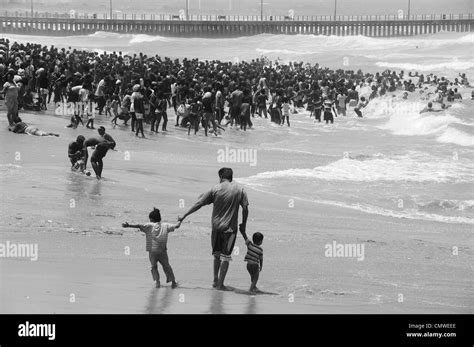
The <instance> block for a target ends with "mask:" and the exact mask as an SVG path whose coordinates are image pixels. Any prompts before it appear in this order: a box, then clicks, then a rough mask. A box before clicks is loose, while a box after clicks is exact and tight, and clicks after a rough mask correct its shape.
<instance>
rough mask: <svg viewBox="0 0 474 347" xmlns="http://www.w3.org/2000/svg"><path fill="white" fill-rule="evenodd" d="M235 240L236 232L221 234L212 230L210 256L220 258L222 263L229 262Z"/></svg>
mask: <svg viewBox="0 0 474 347" xmlns="http://www.w3.org/2000/svg"><path fill="white" fill-rule="evenodd" d="M236 238H237V231H234V232H222V231H214V230H213V231H212V233H211V243H212V255H213V256H215V257H218V256H220V258H221V260H222V261H231V260H232V251H233V250H234V245H235V239H236Z"/></svg>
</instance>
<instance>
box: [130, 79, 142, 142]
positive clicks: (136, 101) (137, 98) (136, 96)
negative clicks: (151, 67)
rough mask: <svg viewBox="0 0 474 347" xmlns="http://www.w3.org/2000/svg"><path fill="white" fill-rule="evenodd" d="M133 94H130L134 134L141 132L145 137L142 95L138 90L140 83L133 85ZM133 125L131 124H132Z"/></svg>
mask: <svg viewBox="0 0 474 347" xmlns="http://www.w3.org/2000/svg"><path fill="white" fill-rule="evenodd" d="M133 90H134V92H133V94H132V100H133V101H132V102H133V108H134V112H135V117H136V132H135V136H138V133H139V132H141V133H142V137H143V138H144V137H145V134H144V133H143V118H144V114H145V104H144V100H143V99H144V97H143V95H142V93H141V92H140V85H138V84H137V85H136V86H135V87H133ZM132 126H133V125H132Z"/></svg>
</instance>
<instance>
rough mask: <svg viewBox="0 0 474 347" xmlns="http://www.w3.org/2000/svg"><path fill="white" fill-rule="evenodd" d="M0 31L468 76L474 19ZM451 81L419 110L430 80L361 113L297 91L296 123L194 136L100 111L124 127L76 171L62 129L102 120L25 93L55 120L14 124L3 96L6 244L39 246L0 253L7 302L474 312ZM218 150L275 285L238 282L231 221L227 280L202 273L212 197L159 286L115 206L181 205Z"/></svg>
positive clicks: (473, 104)
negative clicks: (226, 33)
mask: <svg viewBox="0 0 474 347" xmlns="http://www.w3.org/2000/svg"><path fill="white" fill-rule="evenodd" d="M9 38H10V40H11V41H15V40H18V41H21V42H39V43H41V44H42V45H47V46H50V45H51V44H54V45H56V46H58V47H69V46H71V47H72V48H77V49H88V50H95V51H98V52H102V51H107V52H111V51H113V50H116V51H118V50H121V51H123V52H124V54H125V52H126V53H131V54H133V53H138V52H141V51H143V52H145V53H146V54H151V55H154V54H160V55H162V56H169V57H172V58H183V57H196V58H199V59H201V60H205V59H222V60H227V61H233V62H235V63H237V62H239V61H242V60H247V61H249V60H251V59H254V58H258V57H261V56H263V55H264V56H267V57H268V58H270V59H277V58H279V59H280V62H281V63H287V62H289V61H304V62H311V63H312V64H314V63H315V62H319V63H320V65H321V66H328V67H330V68H332V69H338V68H343V69H351V70H354V71H357V70H358V69H362V70H363V71H364V72H366V71H367V72H371V73H373V72H375V71H383V70H385V69H392V70H396V71H400V70H404V71H405V78H406V79H409V78H410V77H409V76H407V75H408V73H409V72H415V71H418V72H421V73H424V74H426V75H427V74H429V73H434V74H437V75H438V76H446V77H448V78H449V79H450V80H452V79H454V78H455V77H457V76H458V74H459V73H463V72H464V73H466V75H467V77H468V78H469V80H470V81H471V83H472V81H473V78H474V60H473V59H472V41H473V35H472V34H464V33H440V34H436V35H426V36H423V37H414V38H380V39H374V38H364V37H316V36H311V35H308V36H303V35H296V36H281V35H273V36H272V35H259V36H257V37H252V38H239V39H225V40H224V39H215V40H210V39H181V38H164V37H151V36H146V35H118V34H110V33H96V34H94V35H90V36H83V37H74V38H57V37H55V38H46V37H27V36H15V35H11V36H9ZM235 47H239V50H238V52H237V50H236V49H235ZM415 47H416V48H415ZM413 79H414V81H416V80H417V78H416V77H413ZM459 89H460V91H459V92H460V94H461V95H462V102H453V103H451V107H450V108H449V109H447V110H445V111H442V112H439V113H424V114H420V113H419V111H420V110H421V109H422V108H423V107H425V106H426V103H427V99H426V98H425V96H426V95H427V94H428V93H429V92H434V90H433V88H432V87H430V88H427V89H425V90H422V91H421V92H420V91H418V90H417V91H416V92H414V93H410V95H409V97H408V98H407V99H403V97H402V93H401V92H400V91H397V92H393V93H392V92H388V93H387V94H386V95H385V96H383V97H378V98H376V99H374V100H371V101H370V102H369V104H368V106H367V107H366V108H364V109H363V113H364V117H363V118H358V117H357V116H356V114H355V113H354V111H353V109H352V108H350V109H349V110H348V112H347V116H345V117H343V116H339V117H337V118H336V119H335V122H334V124H328V125H325V124H323V123H315V122H314V118H310V116H309V112H308V111H306V110H305V109H297V110H296V113H291V115H290V122H291V127H288V126H287V125H284V126H280V125H276V124H275V123H271V122H270V121H269V120H267V119H261V118H258V117H256V118H252V122H253V123H254V127H253V128H252V129H250V130H247V131H246V132H244V131H241V130H236V129H229V128H226V131H225V132H223V133H222V134H221V135H220V136H218V137H216V136H209V137H205V136H204V134H203V131H202V129H201V130H200V132H199V133H198V135H196V136H194V135H190V136H188V135H187V129H184V128H178V127H174V126H173V125H174V123H175V115H174V111H173V110H172V109H171V108H169V109H168V117H169V123H168V130H169V131H168V132H167V133H163V132H161V130H160V133H158V134H151V133H150V130H149V125H148V124H145V136H146V138H145V139H142V138H139V137H136V136H135V134H134V133H132V132H131V131H130V127H129V126H128V127H126V126H123V125H122V124H121V123H122V122H121V121H119V125H117V126H116V127H113V126H112V125H111V123H110V118H106V117H105V116H104V115H100V116H97V118H96V120H95V127H96V128H98V127H99V126H101V125H103V126H105V128H106V131H107V133H109V134H110V135H111V136H112V137H113V138H114V139H115V141H116V143H117V146H116V148H115V149H116V150H114V151H113V150H110V151H109V152H108V153H107V155H106V157H105V159H104V171H103V180H100V181H98V180H97V179H96V178H95V177H93V175H92V177H87V176H85V175H82V174H80V173H77V172H72V171H71V170H70V162H69V159H68V156H67V148H68V144H69V143H70V142H71V141H74V140H75V139H76V137H77V136H78V135H80V134H81V135H84V136H85V137H86V138H88V137H92V136H97V135H98V134H97V130H91V129H86V128H85V127H82V126H79V127H78V128H77V129H72V128H67V127H66V126H67V125H68V123H69V118H70V117H69V116H67V115H64V114H60V112H59V113H58V112H57V109H56V108H55V105H54V104H53V103H50V104H49V105H48V110H47V111H41V112H28V111H23V110H21V111H20V117H21V118H22V120H23V121H24V122H26V123H27V124H29V125H32V126H36V127H38V128H40V129H43V130H46V131H49V132H54V133H58V134H59V135H60V136H59V137H40V136H29V135H26V134H14V133H12V132H9V131H8V128H7V127H8V122H7V119H6V116H5V114H6V108H5V105H4V103H3V101H2V102H0V137H1V140H0V143H1V149H0V246H2V245H3V246H4V247H6V245H9V246H12V245H17V244H31V245H36V247H37V254H36V256H35V257H34V258H35V259H33V260H32V259H31V258H33V257H28V256H17V255H16V256H15V255H12V254H9V256H2V257H0V312H2V313H7V314H17V313H23V314H33V313H68V314H70V313H71V314H72V313H81V314H82V313H112V314H119V313H145V314H158V313H164V314H180V313H189V314H202V313H212V314H222V313H230V314H235V313H238V314H241V313H244V314H253V313H257V314H319V313H324V314H377V313H382V314H385V313H388V314H454V313H456V314H469V313H470V314H472V313H473V312H474V302H473V300H472V298H473V297H474V285H473V284H474V278H473V276H472V270H473V265H472V264H474V250H473V228H472V226H473V224H474V199H473V194H472V193H473V188H474V186H473V183H474V164H473V163H474V122H473V120H472V110H473V109H474V101H473V100H472V99H471V91H472V88H468V87H459ZM369 93H370V91H369V90H367V89H361V95H365V96H368V94H369ZM423 98H424V99H423ZM222 167H231V168H232V169H233V171H234V180H236V181H237V182H239V183H240V184H242V185H243V186H244V188H245V190H246V192H247V194H248V199H249V211H250V212H249V220H248V224H247V233H248V234H249V235H251V234H253V233H254V232H261V233H262V234H263V235H264V236H265V238H264V242H263V245H262V247H263V249H264V259H265V261H264V267H263V270H262V272H261V273H260V280H259V282H258V287H259V288H260V289H261V290H262V291H264V292H266V293H267V294H258V295H249V293H247V292H246V291H247V290H248V289H249V286H250V277H249V274H248V273H247V270H246V263H245V262H244V257H245V253H246V251H247V248H246V245H245V243H244V240H243V238H242V237H241V236H240V235H238V237H237V241H236V244H235V246H236V248H235V249H234V251H233V255H232V257H233V260H232V262H231V264H230V269H229V272H228V275H227V277H226V284H227V285H229V286H232V287H234V288H235V290H234V291H230V292H221V291H217V290H214V289H212V262H213V257H212V255H211V211H212V207H211V206H207V207H203V208H202V209H201V210H199V211H198V212H196V213H194V214H193V215H192V216H190V217H188V218H187V219H186V220H185V221H184V222H183V224H182V225H181V227H180V229H178V230H176V231H175V232H174V233H172V234H170V236H169V241H168V253H169V257H170V263H171V265H172V267H173V270H174V272H175V275H176V278H177V281H178V283H179V286H178V288H176V289H171V287H170V284H169V283H168V284H164V283H163V282H164V281H162V287H161V288H159V289H157V288H155V287H154V283H153V280H152V277H151V273H150V263H149V260H148V254H147V252H146V251H145V237H144V235H143V233H140V232H138V231H134V230H133V229H124V228H122V226H121V224H122V223H123V222H126V221H127V222H129V223H134V224H137V223H146V222H148V213H149V212H150V211H151V210H152V209H153V207H157V208H159V209H160V210H161V215H162V217H163V221H164V222H169V223H175V222H176V220H177V218H178V216H181V215H183V214H184V213H185V212H186V211H187V210H188V209H189V208H190V207H191V206H192V205H193V204H194V203H195V202H196V201H197V199H198V197H199V196H200V195H201V194H202V193H205V192H207V191H208V190H210V189H211V187H213V186H214V185H216V184H217V183H219V177H218V170H219V169H220V168H222ZM88 168H89V169H91V166H90V164H88ZM338 245H355V246H357V247H362V246H363V253H357V254H350V255H348V254H347V253H344V252H343V254H338V252H336V251H335V250H337V246H338ZM12 247H13V246H12ZM0 255H1V252H0ZM36 258H37V259H36ZM159 271H160V274H161V276H163V271H162V269H161V267H159Z"/></svg>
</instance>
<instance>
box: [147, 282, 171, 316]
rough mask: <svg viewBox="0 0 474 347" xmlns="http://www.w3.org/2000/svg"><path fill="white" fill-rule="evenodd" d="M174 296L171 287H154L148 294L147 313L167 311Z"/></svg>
mask: <svg viewBox="0 0 474 347" xmlns="http://www.w3.org/2000/svg"><path fill="white" fill-rule="evenodd" d="M161 293H162V294H161ZM172 298H173V290H172V289H170V288H160V289H157V288H152V289H151V290H150V294H149V295H148V302H147V305H146V307H145V313H147V314H157V313H158V314H162V313H166V310H167V309H168V308H169V306H170V304H171V301H172Z"/></svg>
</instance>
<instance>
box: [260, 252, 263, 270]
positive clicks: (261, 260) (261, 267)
mask: <svg viewBox="0 0 474 347" xmlns="http://www.w3.org/2000/svg"><path fill="white" fill-rule="evenodd" d="M262 269H263V255H262V256H261V257H260V271H262Z"/></svg>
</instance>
